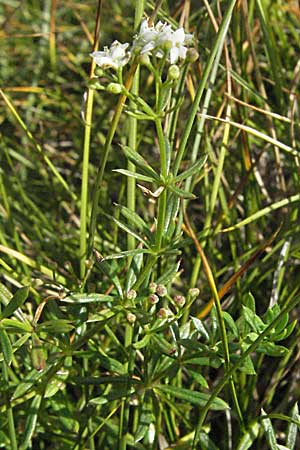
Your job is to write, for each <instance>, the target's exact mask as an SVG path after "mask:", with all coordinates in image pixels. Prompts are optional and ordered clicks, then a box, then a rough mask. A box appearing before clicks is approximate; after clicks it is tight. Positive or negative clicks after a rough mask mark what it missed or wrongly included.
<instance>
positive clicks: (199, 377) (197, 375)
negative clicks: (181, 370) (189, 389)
mask: <svg viewBox="0 0 300 450" xmlns="http://www.w3.org/2000/svg"><path fill="white" fill-rule="evenodd" d="M188 373H189V374H190V375H191V377H192V378H193V379H194V380H195V381H197V383H199V385H200V386H203V387H205V388H206V389H208V388H209V386H208V383H207V381H206V379H205V378H204V376H203V375H201V373H199V372H195V371H194V370H188Z"/></svg>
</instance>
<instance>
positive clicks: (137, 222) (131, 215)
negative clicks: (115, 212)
mask: <svg viewBox="0 0 300 450" xmlns="http://www.w3.org/2000/svg"><path fill="white" fill-rule="evenodd" d="M115 205H116V207H117V208H118V209H119V210H120V212H121V214H122V215H123V216H124V217H125V218H126V219H127V220H128V222H130V223H131V224H132V225H134V226H135V227H136V228H138V229H139V230H141V231H142V232H143V233H144V234H145V235H146V236H147V238H148V239H150V240H151V239H152V237H153V234H152V233H151V232H150V230H149V226H148V225H147V224H146V222H145V221H144V220H143V219H142V218H141V217H140V216H139V215H138V214H137V213H136V212H135V211H132V210H131V209H129V208H127V207H126V206H123V205H118V204H115Z"/></svg>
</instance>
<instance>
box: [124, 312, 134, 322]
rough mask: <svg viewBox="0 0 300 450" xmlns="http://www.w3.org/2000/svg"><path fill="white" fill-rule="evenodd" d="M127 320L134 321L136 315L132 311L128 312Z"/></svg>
mask: <svg viewBox="0 0 300 450" xmlns="http://www.w3.org/2000/svg"><path fill="white" fill-rule="evenodd" d="M126 319H127V322H129V323H134V322H135V321H136V315H135V314H132V313H128V314H127V316H126Z"/></svg>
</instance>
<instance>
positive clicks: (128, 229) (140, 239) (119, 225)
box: [105, 214, 150, 248]
mask: <svg viewBox="0 0 300 450" xmlns="http://www.w3.org/2000/svg"><path fill="white" fill-rule="evenodd" d="M105 215H106V216H107V217H108V219H110V220H112V221H113V222H114V223H115V224H116V225H118V227H119V228H121V229H122V230H123V231H125V232H126V233H127V234H130V235H131V236H133V237H135V239H137V240H138V241H139V242H141V243H142V244H144V245H145V247H147V248H148V247H149V244H150V243H149V242H148V241H146V240H145V239H144V238H142V237H141V236H140V235H139V234H137V233H136V232H135V231H134V230H132V228H130V227H129V226H128V225H126V224H125V223H123V222H121V221H120V220H118V219H116V218H115V217H113V216H109V215H108V214H105Z"/></svg>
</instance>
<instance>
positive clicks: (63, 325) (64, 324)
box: [36, 319, 74, 333]
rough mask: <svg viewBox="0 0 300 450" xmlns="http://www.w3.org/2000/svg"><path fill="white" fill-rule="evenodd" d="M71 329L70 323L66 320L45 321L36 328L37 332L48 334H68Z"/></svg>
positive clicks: (72, 327)
mask: <svg viewBox="0 0 300 450" xmlns="http://www.w3.org/2000/svg"><path fill="white" fill-rule="evenodd" d="M73 329H74V324H73V323H72V321H71V320H66V319H55V320H47V321H45V322H42V323H40V324H39V325H37V327H36V330H37V332H40V331H47V332H48V333H68V332H69V331H71V330H73Z"/></svg>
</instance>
